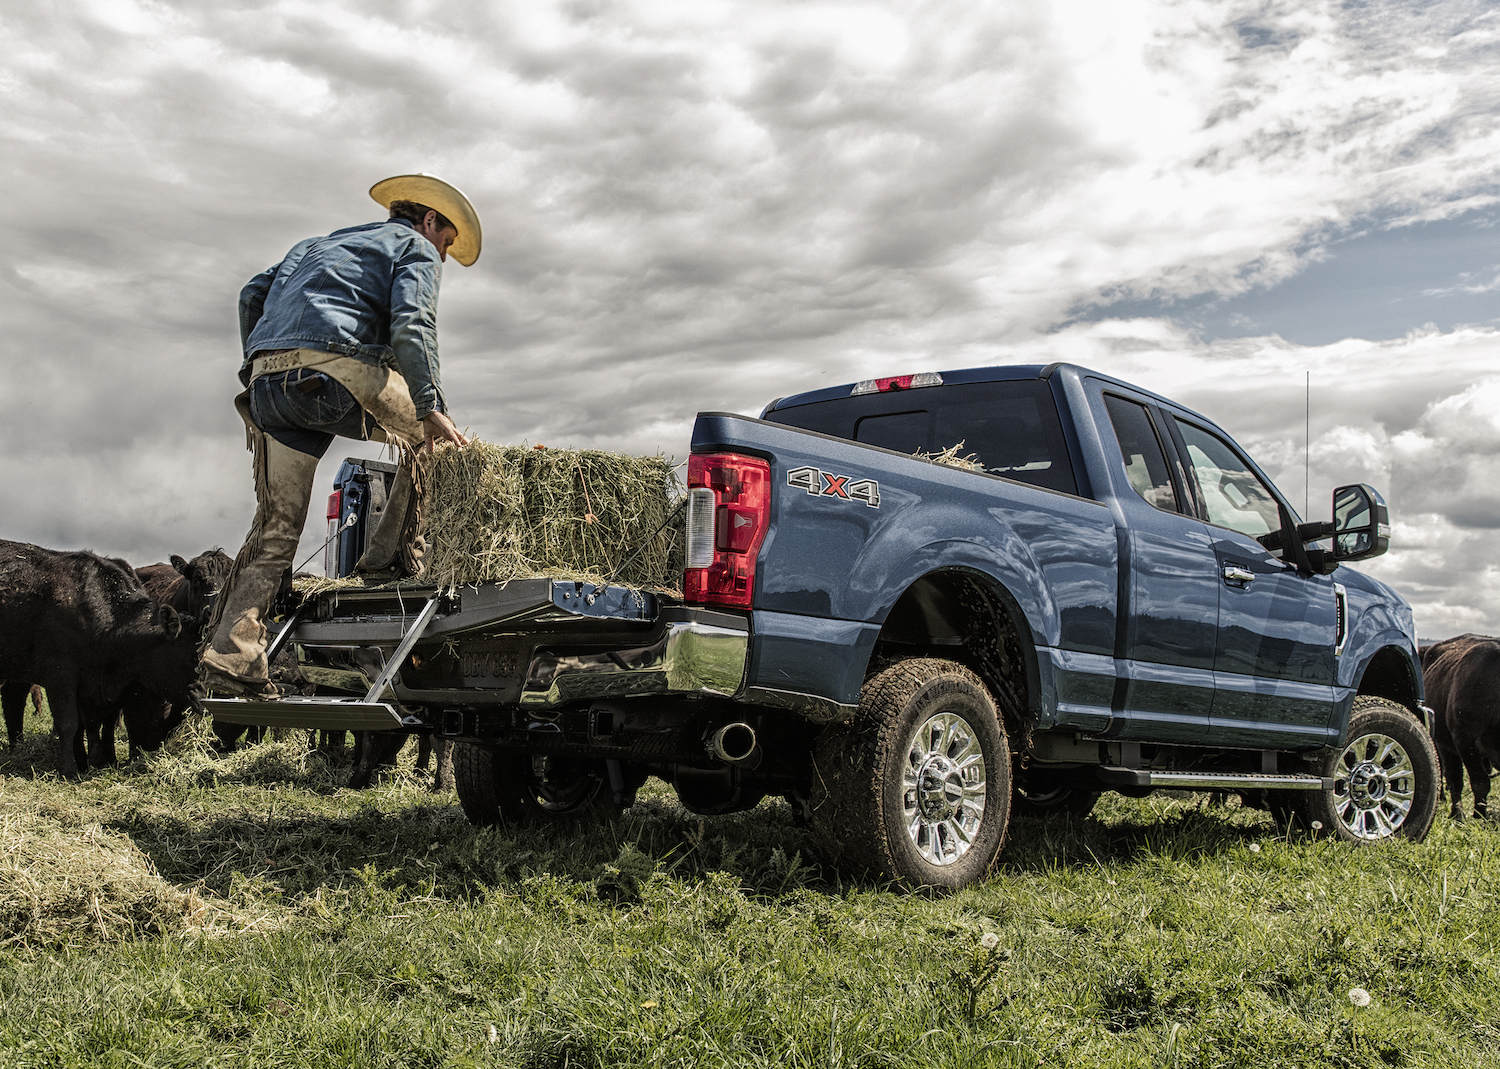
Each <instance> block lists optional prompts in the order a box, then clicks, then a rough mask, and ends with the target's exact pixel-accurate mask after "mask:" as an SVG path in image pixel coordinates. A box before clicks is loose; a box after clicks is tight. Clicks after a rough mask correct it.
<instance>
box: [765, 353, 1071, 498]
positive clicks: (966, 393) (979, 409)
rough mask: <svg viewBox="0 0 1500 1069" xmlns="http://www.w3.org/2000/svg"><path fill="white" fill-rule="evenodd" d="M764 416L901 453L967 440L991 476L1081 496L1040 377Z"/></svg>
mask: <svg viewBox="0 0 1500 1069" xmlns="http://www.w3.org/2000/svg"><path fill="white" fill-rule="evenodd" d="M766 419H767V420H769V421H770V422H772V423H784V424H786V425H787V426H789V427H801V428H802V429H803V430H808V431H818V432H819V433H821V434H831V435H834V436H835V437H838V438H849V439H851V440H853V441H856V442H863V443H865V444H866V445H878V446H880V447H882V448H884V449H893V450H895V451H896V452H898V453H938V452H941V451H942V450H944V449H947V448H949V447H950V446H954V445H957V444H958V443H959V442H963V444H964V446H963V450H962V452H963V453H964V454H965V455H969V454H973V455H975V456H977V457H978V458H979V462H980V463H981V464H982V465H983V466H984V470H985V471H987V472H989V473H990V474H991V475H1001V476H1004V477H1005V478H1007V479H1015V480H1016V481H1017V482H1023V483H1031V484H1032V485H1033V486H1043V487H1046V488H1047V489H1048V490H1060V491H1062V492H1063V493H1066V494H1076V493H1078V483H1077V481H1076V480H1075V479H1074V478H1073V464H1072V462H1071V461H1070V460H1069V459H1068V447H1067V444H1066V442H1065V441H1064V439H1063V432H1062V424H1061V423H1060V422H1059V420H1058V418H1057V405H1056V403H1055V402H1054V401H1053V399H1052V391H1051V389H1049V388H1048V385H1047V383H1045V382H1042V381H1040V380H1038V379H1024V380H1015V381H1009V382H973V383H963V384H961V385H953V386H930V387H926V388H923V389H920V390H902V391H900V392H895V393H880V394H865V395H864V396H861V397H840V398H837V399H836V400H832V401H819V402H817V403H815V404H810V405H798V406H796V407H795V408H788V409H785V410H781V411H775V412H771V413H768V414H767V416H766Z"/></svg>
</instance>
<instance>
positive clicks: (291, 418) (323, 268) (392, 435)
mask: <svg viewBox="0 0 1500 1069" xmlns="http://www.w3.org/2000/svg"><path fill="white" fill-rule="evenodd" d="M370 196H371V197H373V198H374V199H375V201H376V202H377V203H378V204H380V205H382V206H383V207H385V208H387V209H389V211H390V218H389V219H388V220H386V221H385V222H383V223H367V224H365V225H363V226H354V227H349V228H348V229H346V230H336V231H334V232H333V233H332V234H329V235H327V236H326V237H318V238H308V239H307V240H306V241H302V242H298V243H297V244H296V245H294V246H293V247H292V249H291V251H290V252H288V253H287V255H286V258H285V259H284V260H282V261H281V263H279V264H277V265H276V266H275V267H272V268H270V269H269V270H267V271H264V272H262V273H261V274H259V275H256V276H255V277H254V278H253V279H251V280H250V282H249V283H248V284H247V285H246V286H245V288H244V289H243V290H242V291H241V292H240V340H241V342H242V343H243V346H244V352H245V359H244V364H243V366H242V367H241V368H240V381H241V382H243V383H244V384H245V386H246V387H247V389H246V390H245V392H244V393H242V394H240V395H239V396H238V397H236V398H235V407H236V408H237V409H238V410H239V413H240V416H241V418H243V419H244V421H245V426H246V429H247V432H248V436H249V442H250V448H251V450H252V451H253V452H254V454H255V501H256V511H255V522H254V523H253V524H252V525H251V527H250V533H249V534H248V535H247V536H246V538H245V545H244V547H243V548H242V549H241V550H240V552H239V556H238V557H237V558H236V559H235V562H234V568H233V570H232V571H231V572H230V574H229V578H228V579H227V580H226V581H225V585H224V589H223V592H222V593H220V595H219V597H218V604H217V605H216V606H215V608H214V615H213V620H212V621H211V623H210V630H211V632H212V636H211V637H210V639H209V643H208V647H207V649H205V650H204V652H203V668H204V674H205V676H206V681H207V684H208V687H209V689H210V690H211V691H213V692H215V693H229V694H241V695H245V696H249V697H275V696H277V690H276V687H275V686H274V685H273V684H272V683H271V682H270V679H269V671H268V669H269V666H268V665H267V663H266V628H265V623H264V620H265V617H266V614H267V613H268V612H270V609H271V602H272V600H273V599H274V598H275V596H276V592H277V589H278V588H279V586H280V584H281V579H282V576H283V574H284V573H286V572H287V571H288V569H290V568H291V567H292V564H293V561H294V558H295V556H296V552H297V543H298V541H299V539H300V538H301V536H302V527H303V525H304V524H305V523H306V521H307V507H308V503H309V501H310V499H311V497H312V484H313V477H314V475H315V474H316V472H317V467H318V460H319V458H320V457H322V456H323V454H324V453H325V452H326V451H327V450H328V446H329V444H330V443H332V441H333V439H334V437H335V436H336V435H342V436H344V437H348V438H359V439H370V440H374V441H385V442H392V443H394V444H395V445H396V446H397V447H398V448H400V450H401V463H400V466H399V468H398V469H397V473H396V480H395V483H394V484H393V485H392V487H391V495H390V498H389V500H388V502H387V504H386V509H385V513H384V515H383V516H382V517H381V520H380V523H379V525H378V526H377V527H376V529H375V532H374V533H373V534H372V535H371V536H370V540H369V544H368V546H367V548H366V550H365V554H364V556H363V557H361V558H360V561H359V563H358V565H357V566H356V568H357V570H358V571H359V572H360V573H362V574H364V575H365V576H367V577H370V578H382V579H390V578H401V577H404V576H408V575H414V574H416V573H417V572H419V571H420V570H421V567H422V565H421V558H422V555H423V551H424V546H423V543H422V541H421V539H420V536H419V534H418V530H419V528H420V526H421V516H422V507H421V497H422V487H421V485H420V479H419V478H417V477H416V476H417V474H418V473H417V472H415V471H414V470H413V468H414V464H415V462H416V456H415V452H416V450H417V449H418V448H419V447H421V448H424V449H425V450H427V451H429V452H430V451H431V449H432V447H433V445H434V444H435V443H437V442H440V441H448V442H452V443H453V444H454V445H456V446H462V445H465V444H466V443H467V440H466V439H465V438H464V436H463V435H462V434H460V433H459V431H458V428H457V427H455V426H454V424H453V421H452V420H451V419H450V418H449V417H448V405H447V402H446V401H445V399H444V397H443V391H442V382H441V378H440V376H439V373H438V352H437V296H438V280H439V277H440V275H441V264H442V263H443V262H444V261H445V260H446V259H447V258H448V254H449V253H452V255H453V258H454V259H455V260H457V261H458V262H459V263H461V264H463V265H464V266H465V267H467V266H469V265H470V264H472V263H473V262H474V261H475V260H477V259H478V258H479V249H480V245H481V241H482V235H481V232H480V227H479V216H478V214H477V213H476V212H475V211H474V206H473V205H472V204H470V203H469V199H468V198H467V197H465V196H464V195H463V194H462V193H460V192H459V191H458V190H457V189H455V188H454V187H453V186H451V185H449V184H448V183H447V182H444V181H443V180H442V179H439V178H434V177H433V176H431V175H427V174H415V175H398V176H396V177H394V178H387V179H386V180H385V181H383V182H377V183H376V184H375V185H374V186H373V187H371V189H370Z"/></svg>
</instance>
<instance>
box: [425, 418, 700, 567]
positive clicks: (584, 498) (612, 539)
mask: <svg viewBox="0 0 1500 1069" xmlns="http://www.w3.org/2000/svg"><path fill="white" fill-rule="evenodd" d="M429 463H430V468H429V470H428V473H427V478H428V480H429V483H428V485H429V486H430V491H429V494H430V496H429V498H428V504H427V526H426V534H427V568H426V571H425V572H424V574H423V575H422V581H424V582H427V583H436V584H438V585H439V586H441V587H444V588H447V589H452V588H454V587H459V586H465V585H469V584H473V583H482V582H506V581H508V580H510V579H518V578H530V577H537V576H555V577H566V578H570V579H583V580H587V581H592V582H603V581H605V580H609V581H612V582H617V583H624V584H627V585H630V586H639V587H649V588H656V589H672V588H675V587H676V586H677V584H678V582H679V581H680V575H679V574H678V572H680V567H681V565H680V550H677V552H675V553H674V547H675V545H676V543H677V542H678V541H679V538H678V537H677V536H678V534H679V532H678V531H677V527H679V526H680V525H679V524H675V523H670V522H668V521H669V520H671V519H672V518H673V510H674V499H675V498H676V496H677V488H678V484H677V478H676V474H675V472H674V469H673V465H672V463H671V461H669V460H667V459H666V458H665V457H661V456H654V457H633V456H624V455H621V454H619V453H606V452H603V451H600V450H596V449H582V450H575V449H546V448H542V447H537V448H526V447H524V446H502V445H493V444H491V443H489V442H481V441H473V442H470V443H469V444H468V445H466V446H464V447H463V448H462V449H452V448H449V449H441V450H439V451H438V452H437V453H436V454H435V455H434V456H433V457H432V458H431V460H430V461H429Z"/></svg>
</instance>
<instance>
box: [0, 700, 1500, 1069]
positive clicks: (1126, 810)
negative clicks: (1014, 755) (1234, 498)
mask: <svg viewBox="0 0 1500 1069" xmlns="http://www.w3.org/2000/svg"><path fill="white" fill-rule="evenodd" d="M45 725H46V721H45V719H42V718H38V719H35V720H33V721H32V722H31V723H29V724H28V727H29V728H30V729H31V730H32V731H33V732H34V734H32V735H29V736H28V738H27V741H26V744H25V745H24V746H23V747H22V749H21V751H20V752H19V753H18V754H16V755H13V756H10V757H9V759H8V760H7V761H4V762H0V774H3V777H4V778H3V779H0V820H6V819H9V820H10V821H11V826H13V827H16V828H21V829H22V830H23V831H24V832H25V834H26V835H30V836H33V837H34V838H20V839H13V841H12V844H11V854H12V855H15V854H16V853H17V850H16V849H15V843H18V842H19V843H21V844H22V845H23V846H24V845H25V844H26V843H30V842H33V841H35V842H38V843H41V842H43V841H45V842H49V843H50V842H70V843H77V844H82V845H80V846H78V847H77V848H78V849H79V850H84V849H86V848H95V847H97V848H100V849H102V848H104V847H109V848H110V849H111V850H113V851H114V853H111V854H110V855H109V856H110V857H112V858H119V859H121V860H120V861H119V862H118V864H121V865H124V864H126V863H128V862H129V861H130V859H131V858H136V859H137V862H136V863H137V864H138V865H139V866H140V867H141V872H144V873H145V874H146V877H149V879H151V880H155V881H157V882H159V883H160V884H161V885H162V887H163V891H162V892H161V893H159V894H157V895H155V897H149V896H148V897H146V898H139V897H138V898H137V899H132V900H130V901H128V902H127V901H126V897H127V896H129V895H139V894H141V893H142V892H140V888H139V886H138V883H137V884H132V883H129V882H128V881H126V882H123V883H120V884H119V885H118V886H116V885H114V884H104V885H100V886H99V887H95V888H94V890H93V891H92V892H91V893H93V894H94V895H95V901H96V904H97V905H98V906H99V909H98V914H99V917H101V918H103V919H102V920H93V921H89V922H88V923H79V924H71V925H70V924H69V923H67V922H68V920H69V918H68V917H66V916H60V915H57V914H55V913H47V912H46V911H45V910H41V908H40V906H37V907H36V908H35V909H34V910H33V913H32V914H25V913H24V911H20V912H18V911H17V909H16V908H13V907H14V904H15V902H16V901H19V900H20V897H24V896H23V895H22V891H23V890H24V888H23V887H22V884H23V882H24V879H26V878H33V877H34V876H35V873H36V872H40V871H42V869H44V868H45V865H44V861H45V859H44V858H42V857H40V856H34V857H25V856H20V857H15V856H13V857H12V867H11V868H10V869H7V870H4V871H0V941H4V943H5V949H4V950H3V951H0V1066H10V1065H15V1066H26V1067H34V1066H72V1065H79V1066H84V1065H87V1066H121V1067H124V1066H140V1065H149V1066H176V1065H181V1066H195V1067H196V1066H203V1065H209V1064H225V1065H244V1066H344V1065H348V1066H360V1067H369V1066H465V1065H482V1066H489V1065H497V1066H526V1067H543V1066H633V1065H695V1066H696V1065H776V1066H786V1067H791V1066H804V1065H806V1066H814V1065H816V1066H895V1065H901V1066H928V1065H934V1066H946V1065H955V1066H958V1065H1000V1066H1008V1065H1020V1066H1037V1065H1047V1066H1052V1065H1076V1066H1093V1065H1101V1066H1183V1067H1187V1066H1195V1067H1196V1066H1202V1067H1208V1066H1247V1067H1248V1066H1308V1067H1312V1066H1371V1067H1376V1066H1402V1065H1409V1066H1429V1065H1437V1066H1447V1065H1452V1066H1465V1067H1472V1066H1483V1065H1500V1023H1497V1019H1496V1017H1497V1014H1496V1010H1495V1007H1496V1006H1497V1005H1500V975H1497V940H1500V909H1497V901H1496V895H1497V893H1500V878H1497V877H1500V850H1497V846H1500V829H1497V827H1496V826H1495V825H1491V824H1486V823H1483V822H1476V821H1470V822H1467V823H1463V824H1457V823H1453V822H1450V821H1448V820H1447V819H1446V818H1440V819H1439V821H1438V824H1437V826H1436V828H1435V830H1434V832H1433V834H1432V836H1431V837H1430V838H1429V840H1428V841H1427V842H1425V843H1423V844H1419V845H1409V844H1393V845H1389V846H1385V847H1378V848H1373V849H1353V848H1350V847H1347V846H1344V845H1340V844H1337V843H1331V842H1327V841H1317V840H1308V839H1295V840H1292V841H1288V840H1286V839H1283V838H1279V837H1278V836H1277V834H1276V832H1275V829H1274V827H1273V826H1272V824H1271V823H1270V821H1269V820H1268V819H1267V818H1266V817H1264V816H1263V815H1262V814H1259V813H1256V812H1253V811H1248V810H1243V809H1238V808H1230V809H1208V808H1206V806H1204V804H1203V803H1202V801H1201V800H1199V799H1164V798H1153V799H1148V800H1143V801H1129V800H1125V799H1120V798H1113V797H1110V796H1107V797H1106V800H1105V802H1104V803H1102V804H1101V806H1100V808H1099V810H1098V811H1097V813H1096V815H1095V817H1094V818H1091V819H1089V820H1086V821H1082V822H1077V823H1062V824H1044V823H1040V822H1034V821H1018V822H1016V824H1015V825H1014V826H1013V828H1012V834H1011V839H1010V843H1009V845H1008V846H1007V848H1006V850H1005V852H1004V854H1003V855H1002V857H1001V864H1000V866H999V868H998V869H997V871H996V872H995V873H994V875H993V876H992V878H990V879H989V880H987V881H986V882H984V883H983V884H982V885H979V886H976V887H973V888H970V889H969V890H966V891H964V892H961V893H958V894H953V895H908V894H899V893H894V892H891V891H889V890H887V889H885V888H882V887H880V886H878V885H875V884H872V883H869V882H861V881H858V880H850V879H848V878H847V877H841V876H840V875H839V874H838V873H836V872H834V871H832V870H830V869H827V868H825V867H822V866H821V865H820V863H819V859H818V856H817V853H816V848H815V847H816V844H815V843H814V842H813V841H812V840H811V838H810V837H809V835H808V833H807V832H806V831H804V830H803V829H801V828H799V827H797V826H796V825H795V824H794V822H793V820H792V814H791V811H790V809H789V808H788V807H787V806H786V805H784V804H783V803H780V802H774V803H773V802H767V803H765V804H763V805H762V806H761V807H760V808H759V809H757V810H756V811H754V812H753V813H748V814H742V815H738V816H733V817H725V818H715V819H702V818H697V817H694V816H692V815H690V814H688V813H686V812H684V811H683V810H681V809H680V808H678V807H677V806H676V805H675V803H674V802H673V801H672V800H671V798H670V796H669V795H667V794H665V793H660V792H658V793H655V794H650V795H649V796H648V797H646V799H645V800H644V801H643V802H642V803H640V804H639V805H638V806H637V807H636V808H634V809H633V810H631V811H630V812H629V813H627V814H626V815H625V816H624V817H623V818H621V819H619V820H617V821H615V822H612V823H608V824H598V825H593V826H590V827H585V828H581V829H567V830H564V829H547V830H528V829H519V828H509V829H507V828H499V829H476V828H471V827H469V826H468V825H467V824H466V823H465V822H464V820H463V817H462V814H461V813H460V811H459V809H458V807H457V804H456V802H455V801H454V799H453V798H452V796H435V795H432V794H431V793H429V792H428V791H427V789H426V781H425V779H424V778H423V777H422V776H421V775H419V774H417V773H415V772H413V771H412V770H411V769H410V768H409V767H406V768H403V769H402V770H400V771H398V772H397V773H396V774H395V775H393V776H391V777H389V778H387V779H386V780H385V781H383V782H382V783H381V784H380V785H378V786H377V787H376V788H374V789H372V790H369V791H364V792H351V791H348V790H347V789H344V788H342V787H341V786H340V785H339V784H340V782H341V781H342V780H343V779H345V778H347V768H346V767H341V766H339V765H337V764H330V763H327V762H324V761H323V760H322V759H321V758H319V757H317V756H316V755H314V756H305V755H304V754H303V747H302V744H301V742H300V741H288V742H282V743H272V744H267V745H264V746H262V747H259V748H257V749H255V750H253V751H250V752H247V753H243V754H239V755H235V756H234V757H231V758H227V759H215V758H212V757H210V756H209V755H207V753H206V752H205V751H204V749H203V747H202V745H201V737H194V736H191V735H190V737H189V738H187V739H186V740H179V741H178V742H177V743H176V748H175V752H172V753H165V754H163V755H160V756H157V757H153V758H151V759H149V760H147V761H144V762H140V763H138V764H137V765H135V766H133V767H130V768H126V769H123V770H120V771H111V772H105V773H100V774H96V775H93V776H91V777H89V778H88V779H86V780H85V781H84V782H83V783H81V784H68V783H63V782H60V781H58V780H57V779H56V777H55V775H53V774H52V773H51V772H50V771H48V769H49V768H50V767H51V766H52V764H53V762H52V759H51V754H50V747H49V744H48V740H47V739H46V737H45V735H44V734H43V732H44V731H45ZM122 749H123V748H122ZM406 760H408V761H409V760H410V758H409V757H408V758H406ZM6 814H9V816H8V817H7V816H6ZM0 830H3V828H0ZM43 833H45V835H46V836H51V838H44V835H43ZM17 834H20V833H17ZM90 844H92V846H91V845H90ZM38 849H41V848H40V847H39V848H38ZM49 849H50V848H49ZM23 853H24V851H23ZM80 856H81V855H80ZM28 865H29V866H30V868H28V867H27V866H28ZM80 871H81V870H80ZM28 873H30V874H31V875H30V876H28ZM152 873H154V874H155V875H151V874H152ZM53 878H55V874H54V877H53ZM33 882H35V880H33ZM27 886H30V885H27ZM18 888H21V890H18ZM76 890H77V888H72V889H70V890H69V892H68V893H69V894H73V892H74V891H76ZM27 893H30V894H32V895H33V899H34V901H35V902H40V901H41V900H42V897H43V896H42V894H41V892H40V891H37V890H35V888H33V890H32V891H29V892H27ZM111 895H114V896H115V897H116V898H117V899H118V901H116V902H114V905H115V906H116V907H118V908H114V909H113V911H112V910H111V908H107V907H109V906H110V902H106V901H105V899H108V898H109V896H111ZM48 901H51V902H54V903H57V902H63V903H66V902H74V901H76V902H83V903H84V904H83V905H82V906H81V907H79V908H80V909H81V910H82V911H83V912H85V913H87V912H88V911H89V910H90V909H92V908H93V907H91V906H89V905H88V904H87V903H88V901H89V900H88V899H87V895H86V894H85V895H84V896H83V897H81V898H80V897H79V896H78V895H76V894H74V897H73V898H71V899H69V898H67V897H66V895H61V893H60V892H59V893H57V894H54V895H53V897H52V898H51V899H48ZM143 902H144V903H145V904H144V905H142V903H143ZM127 907H129V908H127ZM90 916H92V914H90ZM28 917H29V919H28ZM74 919H76V918H74ZM987 933H992V936H993V938H986V936H987ZM1356 987H1359V988H1363V989H1366V990H1367V991H1368V992H1369V993H1370V995H1371V1000H1372V1001H1371V1004H1370V1005H1369V1006H1368V1007H1365V1008H1360V1007H1356V1006H1355V1005H1353V1004H1352V1003H1351V1002H1350V1000H1349V991H1350V989H1352V988H1356Z"/></svg>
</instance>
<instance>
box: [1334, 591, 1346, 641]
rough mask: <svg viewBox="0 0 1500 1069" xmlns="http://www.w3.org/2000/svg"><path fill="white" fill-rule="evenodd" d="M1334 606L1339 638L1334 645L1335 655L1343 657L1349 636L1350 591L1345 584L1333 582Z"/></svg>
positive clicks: (1336, 629) (1335, 631)
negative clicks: (1345, 587)
mask: <svg viewBox="0 0 1500 1069" xmlns="http://www.w3.org/2000/svg"><path fill="white" fill-rule="evenodd" d="M1333 606H1334V612H1335V613H1336V614H1337V617H1338V619H1337V622H1336V623H1335V625H1334V633H1335V634H1336V635H1337V639H1336V641H1335V642H1334V645H1333V655H1334V656H1335V657H1342V656H1343V654H1344V643H1345V642H1346V641H1347V640H1348V638H1349V592H1348V591H1347V590H1345V589H1344V584H1342V583H1334V584H1333Z"/></svg>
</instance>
